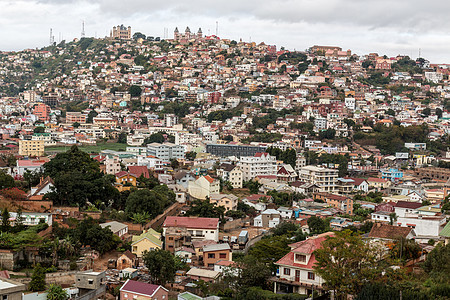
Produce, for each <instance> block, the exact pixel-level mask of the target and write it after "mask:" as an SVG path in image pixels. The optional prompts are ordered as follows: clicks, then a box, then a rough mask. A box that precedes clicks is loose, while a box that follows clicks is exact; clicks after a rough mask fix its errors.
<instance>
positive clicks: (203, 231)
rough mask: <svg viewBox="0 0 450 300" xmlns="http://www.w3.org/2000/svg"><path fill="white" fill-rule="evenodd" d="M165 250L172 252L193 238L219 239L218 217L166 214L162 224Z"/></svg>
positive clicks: (190, 241)
mask: <svg viewBox="0 0 450 300" xmlns="http://www.w3.org/2000/svg"><path fill="white" fill-rule="evenodd" d="M162 227H163V236H164V238H165V250H168V251H170V252H172V253H174V252H175V251H176V250H178V249H179V248H180V247H182V246H185V245H189V244H191V243H192V242H193V241H195V240H213V241H215V242H218V241H219V219H218V218H198V217H173V216H168V217H167V218H166V219H165V221H164V223H163V225H162Z"/></svg>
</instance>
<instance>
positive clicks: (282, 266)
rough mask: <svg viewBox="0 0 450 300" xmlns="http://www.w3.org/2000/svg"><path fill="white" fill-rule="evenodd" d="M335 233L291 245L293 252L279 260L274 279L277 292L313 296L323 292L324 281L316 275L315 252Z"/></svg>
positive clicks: (323, 234)
mask: <svg viewBox="0 0 450 300" xmlns="http://www.w3.org/2000/svg"><path fill="white" fill-rule="evenodd" d="M332 235H333V233H331V232H326V233H322V234H320V235H317V236H314V237H310V238H308V239H306V240H304V241H301V242H297V243H294V244H291V245H289V247H290V248H291V251H290V252H289V253H288V254H286V255H285V256H284V257H283V258H281V259H280V260H278V261H277V262H276V263H275V265H277V266H278V272H277V276H276V277H275V278H273V279H272V280H273V282H274V285H275V286H274V290H275V292H284V293H298V294H311V293H312V292H313V291H321V290H322V286H323V284H324V280H323V279H322V278H321V277H320V276H319V275H317V274H316V273H315V271H314V265H315V263H316V257H315V255H314V251H315V250H317V249H320V247H321V244H322V243H323V242H324V241H325V240H326V238H327V237H329V236H332Z"/></svg>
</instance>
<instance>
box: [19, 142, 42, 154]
mask: <svg viewBox="0 0 450 300" xmlns="http://www.w3.org/2000/svg"><path fill="white" fill-rule="evenodd" d="M19 155H23V156H43V155H44V141H43V140H32V139H29V140H25V139H23V140H20V141H19Z"/></svg>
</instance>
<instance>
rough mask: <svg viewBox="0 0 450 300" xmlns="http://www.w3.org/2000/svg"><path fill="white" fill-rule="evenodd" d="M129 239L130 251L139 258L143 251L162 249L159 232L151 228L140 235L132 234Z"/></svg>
mask: <svg viewBox="0 0 450 300" xmlns="http://www.w3.org/2000/svg"><path fill="white" fill-rule="evenodd" d="M131 241H132V242H131V251H132V253H133V254H135V255H136V256H137V257H139V258H140V257H142V254H143V253H144V251H152V250H155V249H162V245H163V242H162V240H161V234H160V233H159V232H157V231H155V230H154V229H152V228H149V229H148V230H147V231H145V232H143V233H142V234H140V235H133V237H132V239H131Z"/></svg>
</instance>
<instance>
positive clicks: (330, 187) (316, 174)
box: [298, 166, 339, 192]
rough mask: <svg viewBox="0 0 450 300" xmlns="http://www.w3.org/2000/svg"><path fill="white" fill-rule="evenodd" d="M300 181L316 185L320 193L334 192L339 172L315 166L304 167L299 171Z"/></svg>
mask: <svg viewBox="0 0 450 300" xmlns="http://www.w3.org/2000/svg"><path fill="white" fill-rule="evenodd" d="M298 177H299V179H300V180H301V181H306V182H308V183H313V184H316V185H317V186H318V187H319V189H320V191H322V192H334V191H335V190H336V189H337V179H338V177H339V171H338V170H335V169H327V168H321V167H316V166H305V167H302V168H300V169H299V171H298Z"/></svg>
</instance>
